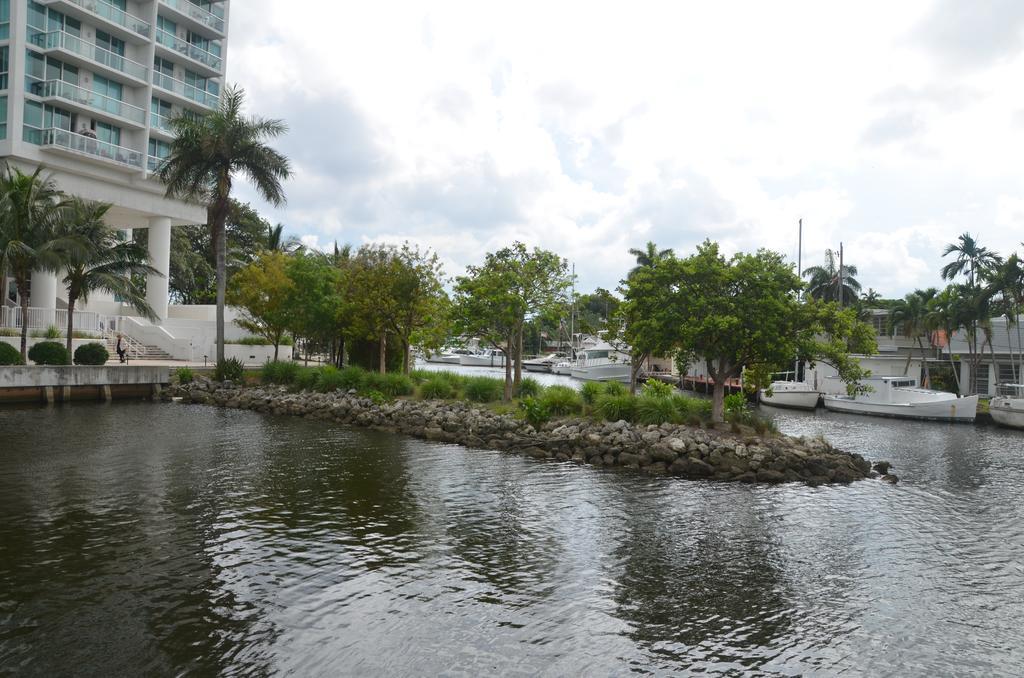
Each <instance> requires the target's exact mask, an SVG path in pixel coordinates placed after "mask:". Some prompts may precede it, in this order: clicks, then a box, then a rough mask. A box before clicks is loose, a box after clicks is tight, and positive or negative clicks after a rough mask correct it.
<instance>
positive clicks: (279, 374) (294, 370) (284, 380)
mask: <svg viewBox="0 0 1024 678" xmlns="http://www.w3.org/2000/svg"><path fill="white" fill-rule="evenodd" d="M301 369H302V366H301V365H299V364H298V363H296V362H292V361H289V360H268V361H267V362H265V363H263V367H262V368H261V369H260V379H261V380H262V381H263V383H264V384H285V385H287V384H291V383H293V382H294V381H295V377H297V376H298V374H299V371H300V370H301Z"/></svg>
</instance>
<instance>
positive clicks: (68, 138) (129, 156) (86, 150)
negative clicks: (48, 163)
mask: <svg viewBox="0 0 1024 678" xmlns="http://www.w3.org/2000/svg"><path fill="white" fill-rule="evenodd" d="M42 132H43V134H42V145H43V146H56V147H58V148H63V149H66V150H69V151H73V152H75V153H81V154H82V155H87V156H91V157H94V158H101V159H103V160H109V161H110V162H115V163H118V164H120V165H124V166H125V167H130V168H133V169H139V170H141V169H142V157H143V154H142V153H140V152H139V151H134V150H132V149H130V148H124V147H123V146H116V145H114V144H112V143H109V142H106V141H100V140H99V139H94V138H92V137H87V136H85V135H84V134H78V133H77V132H69V131H68V130H66V129H57V128H53V127H51V128H49V129H44V130H43V131H42Z"/></svg>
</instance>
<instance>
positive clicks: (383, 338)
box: [380, 332, 388, 374]
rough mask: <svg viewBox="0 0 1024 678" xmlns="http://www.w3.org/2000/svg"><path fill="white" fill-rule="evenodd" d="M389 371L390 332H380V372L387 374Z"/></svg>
mask: <svg viewBox="0 0 1024 678" xmlns="http://www.w3.org/2000/svg"><path fill="white" fill-rule="evenodd" d="M387 371H388V334H387V332H381V333H380V373H381V374H385V373H387Z"/></svg>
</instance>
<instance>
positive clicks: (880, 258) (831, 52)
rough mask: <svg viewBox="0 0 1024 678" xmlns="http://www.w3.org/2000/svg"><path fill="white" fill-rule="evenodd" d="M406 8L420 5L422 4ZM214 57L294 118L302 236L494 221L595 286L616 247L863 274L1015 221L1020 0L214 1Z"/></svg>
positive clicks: (1022, 233)
mask: <svg viewBox="0 0 1024 678" xmlns="http://www.w3.org/2000/svg"><path fill="white" fill-rule="evenodd" d="M428 5H429V7H427V6H428ZM230 36H231V40H230V48H229V52H228V79H229V80H230V81H232V82H236V83H238V84H240V85H241V86H242V87H243V88H244V89H245V90H246V91H247V93H248V95H249V106H250V110H251V111H252V112H256V113H259V114H261V115H265V116H269V117H277V118H283V119H284V120H285V121H286V122H287V123H288V124H289V125H290V127H291V130H290V132H289V134H288V135H287V137H286V138H284V139H283V140H281V141H280V143H279V148H280V149H281V150H282V151H284V152H285V153H286V154H287V155H288V156H289V157H290V158H291V159H292V161H293V163H294V168H295V176H294V178H293V179H292V180H291V181H289V183H288V185H287V192H288V198H289V202H288V205H287V207H285V208H284V209H280V210H272V209H270V208H268V207H266V206H265V205H261V204H259V202H258V201H257V200H255V198H254V195H253V193H252V192H251V191H249V190H248V189H241V190H240V192H239V195H240V197H241V198H242V199H245V200H251V201H252V202H253V203H254V204H256V205H257V206H258V207H259V208H260V210H261V211H262V212H263V213H264V214H265V216H267V218H269V219H271V220H272V221H275V222H277V221H280V222H282V223H284V224H285V225H286V230H287V231H290V232H291V233H293V234H295V235H298V236H301V237H302V238H303V239H304V240H305V241H306V242H307V243H310V244H319V245H320V246H329V245H330V244H331V243H333V242H334V241H335V240H337V241H339V242H350V243H353V244H356V245H358V244H361V243H364V242H376V241H386V242H401V241H403V240H409V241H412V242H415V243H419V244H422V245H426V246H429V247H432V248H434V249H435V250H437V251H438V252H439V253H440V254H441V255H442V257H443V258H444V260H445V261H446V262H447V270H448V272H449V274H453V275H454V274H457V273H460V272H461V271H462V267H464V266H465V265H466V264H471V263H475V262H478V261H479V260H480V259H481V258H482V256H483V253H484V252H487V251H490V250H494V249H497V248H499V247H501V246H504V245H506V244H508V243H510V242H511V241H512V240H514V239H520V240H523V241H525V242H527V243H529V244H532V245H539V246H541V247H544V248H547V249H552V250H555V251H557V252H559V253H561V254H562V255H563V256H565V257H567V258H569V259H570V260H571V261H573V262H575V264H576V270H577V274H578V275H579V278H580V288H581V289H591V288H593V287H595V286H597V285H601V286H605V287H610V288H613V287H614V286H615V285H616V284H617V282H618V280H619V279H620V278H621V277H623V275H624V274H625V272H626V271H627V270H628V268H629V267H630V265H631V263H632V257H631V256H630V255H629V254H628V252H627V250H628V249H629V248H630V247H640V246H642V245H643V244H644V243H645V242H646V241H648V240H653V241H655V242H656V243H657V244H658V245H659V246H661V247H673V248H675V249H676V251H677V252H679V253H687V252H689V251H691V250H692V248H693V247H694V246H695V245H696V244H697V243H698V242H700V241H702V240H703V239H705V238H712V239H715V240H718V241H720V242H721V243H722V245H723V247H724V248H725V249H726V250H727V251H729V252H733V251H737V250H744V251H746V250H753V249H756V248H757V247H762V246H763V247H769V248H772V249H775V250H778V251H780V252H782V253H784V254H786V255H787V256H790V257H792V258H793V259H794V261H795V258H796V251H797V220H798V219H799V218H803V221H804V261H805V266H806V265H807V263H806V262H809V263H812V264H813V263H819V262H820V260H821V259H822V256H823V252H824V250H825V249H826V248H828V247H833V248H837V247H838V245H839V243H840V241H842V242H843V243H844V244H845V252H846V261H847V262H848V263H853V264H856V265H857V266H858V267H859V269H860V275H859V279H860V281H861V283H862V284H863V287H864V289H867V288H868V287H872V288H874V289H876V290H878V291H879V292H881V293H882V294H883V295H884V296H902V295H903V294H904V293H906V292H908V291H910V290H912V289H914V288H915V287H921V286H927V285H938V284H939V283H940V281H939V278H938V273H937V272H938V268H939V267H940V265H941V259H940V254H941V250H942V247H943V245H944V244H945V243H947V242H950V241H952V240H954V239H955V238H956V236H957V235H958V234H959V233H962V232H964V231H970V232H971V233H974V234H976V235H977V236H978V237H979V238H980V240H981V241H982V243H983V244H985V245H988V246H989V247H992V248H994V249H996V250H998V251H1001V252H1004V253H1006V252H1009V251H1011V250H1013V249H1014V248H1015V247H1018V248H1019V247H1020V244H1019V243H1020V241H1021V240H1024V228H1022V224H1024V190H1022V188H1024V186H1022V184H1024V172H1022V165H1024V87H1021V83H1022V82H1024V2H1021V1H1020V0H984V1H982V2H966V1H961V0H921V1H918V0H901V1H900V2H858V3H840V2H820V1H814V2H806V3H803V2H796V1H787V2H783V3H765V2H749V3H741V2H715V3H710V2H667V1H666V2H658V3H653V2H652V3H645V2H637V1H633V2H628V3H626V2H616V3H596V2H592V1H591V2H580V3H573V2H567V1H561V0H560V1H559V2H551V1H550V0H548V1H547V2H542V3H531V2H524V1H522V0H517V2H514V3H513V2H503V3H492V2H480V1H477V2H467V3H443V2H430V3H422V2H415V3H408V4H404V3H391V2H384V1H380V2H336V1H334V0H301V1H299V0H296V1H294V2H280V1H279V0H245V1H244V2H236V3H232V16H231V26H230Z"/></svg>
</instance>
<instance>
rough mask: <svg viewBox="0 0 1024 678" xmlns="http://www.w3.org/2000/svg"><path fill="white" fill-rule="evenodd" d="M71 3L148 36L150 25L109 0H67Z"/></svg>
mask: <svg viewBox="0 0 1024 678" xmlns="http://www.w3.org/2000/svg"><path fill="white" fill-rule="evenodd" d="M67 2H70V3H71V4H73V5H78V6H79V7H81V8H82V9H84V10H86V11H88V12H92V13H93V14H95V15H96V16H99V17H102V18H104V19H106V20H107V21H109V22H111V23H115V24H117V25H118V26H123V27H124V28H127V29H128V30H130V31H134V32H135V33H138V34H139V35H144V36H146V37H147V38H148V37H149V31H150V30H151V29H152V26H150V25H149V23H147V22H145V21H143V20H142V19H140V18H139V17H137V16H132V15H131V14H129V13H128V12H126V11H124V10H123V9H120V8H118V7H114V6H113V5H111V4H110V3H109V2H104V0H67Z"/></svg>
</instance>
